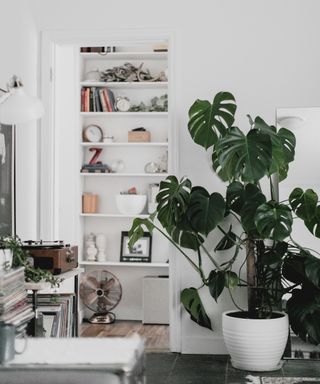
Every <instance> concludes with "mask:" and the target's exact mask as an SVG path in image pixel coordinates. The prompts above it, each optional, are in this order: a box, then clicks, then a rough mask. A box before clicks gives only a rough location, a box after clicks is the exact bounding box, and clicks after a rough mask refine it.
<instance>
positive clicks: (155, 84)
mask: <svg viewBox="0 0 320 384" xmlns="http://www.w3.org/2000/svg"><path fill="white" fill-rule="evenodd" d="M80 85H81V86H82V87H97V88H105V87H108V88H133V89H150V88H167V87H168V82H167V81H150V82H149V81H131V82H126V81H117V82H111V81H110V82H105V81H81V82H80Z"/></svg>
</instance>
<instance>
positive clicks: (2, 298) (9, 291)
mask: <svg viewBox="0 0 320 384" xmlns="http://www.w3.org/2000/svg"><path fill="white" fill-rule="evenodd" d="M33 317H34V312H33V310H32V306H31V305H30V304H29V303H28V298H27V291H26V289H25V279H24V268H23V267H20V268H15V269H10V270H8V271H1V272H0V321H1V322H5V323H8V324H14V325H15V326H16V329H17V334H21V333H22V332H23V331H24V330H25V329H26V327H27V324H28V322H29V321H30V320H31V319H32V318H33Z"/></svg>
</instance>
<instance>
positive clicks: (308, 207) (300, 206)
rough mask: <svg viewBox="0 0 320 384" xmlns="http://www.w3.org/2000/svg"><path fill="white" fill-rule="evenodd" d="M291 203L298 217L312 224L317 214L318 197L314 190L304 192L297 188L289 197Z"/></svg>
mask: <svg viewBox="0 0 320 384" xmlns="http://www.w3.org/2000/svg"><path fill="white" fill-rule="evenodd" d="M289 202H290V205H291V208H292V210H293V211H294V212H295V214H296V215H297V216H298V217H300V218H301V219H302V220H305V221H308V222H310V221H311V220H312V219H313V218H314V216H315V213H316V208H317V204H318V195H317V194H316V193H315V192H314V191H313V190H312V189H307V190H306V191H305V192H303V190H302V189H301V188H295V189H294V190H293V191H292V192H291V194H290V196H289Z"/></svg>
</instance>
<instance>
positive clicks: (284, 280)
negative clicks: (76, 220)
mask: <svg viewBox="0 0 320 384" xmlns="http://www.w3.org/2000/svg"><path fill="white" fill-rule="evenodd" d="M235 112H236V103H235V99H234V97H233V95H232V94H230V93H228V92H220V93H218V94H217V95H216V96H215V97H214V99H213V102H212V103H210V102H209V101H206V100H196V101H195V103H194V104H193V105H192V106H191V108H190V110H189V124H188V129H189V132H190V134H191V137H192V139H193V140H194V142H195V143H197V144H199V145H201V146H203V147H204V148H205V149H206V150H208V149H210V151H211V153H212V167H213V170H214V171H215V172H216V174H217V175H218V176H219V177H220V178H221V179H222V180H223V181H224V182H226V183H227V184H226V193H225V195H224V196H222V195H221V194H220V193H217V192H213V193H212V192H208V191H207V190H206V189H205V188H203V187H201V186H192V184H191V181H190V180H189V179H188V178H186V177H184V178H182V179H181V180H180V181H178V180H177V178H176V177H175V176H169V177H167V179H166V180H164V181H162V182H161V184H160V190H159V193H158V195H157V203H158V205H157V209H156V211H155V212H154V214H152V215H151V216H150V217H149V218H147V219H141V218H136V219H135V220H134V222H133V225H132V228H131V230H130V233H129V235H130V245H133V244H134V242H135V241H136V240H137V239H138V238H140V237H141V236H142V234H143V231H144V229H145V228H146V229H147V230H148V231H150V232H152V231H154V230H158V231H160V232H161V233H162V234H163V235H164V236H165V237H166V238H167V239H168V240H169V241H170V242H171V243H172V244H173V245H174V246H175V247H176V248H177V249H178V250H179V251H180V252H181V254H182V255H183V256H184V257H185V258H186V259H187V260H188V261H189V263H190V264H191V266H192V267H193V268H194V270H195V271H196V273H197V274H198V275H199V277H200V279H201V284H199V285H200V289H201V288H203V287H207V288H208V289H209V292H210V294H211V296H212V297H213V299H214V300H216V301H217V300H218V298H219V296H220V295H221V293H222V292H223V290H224V289H227V290H228V291H229V292H230V295H231V296H233V291H234V289H236V287H237V286H245V287H247V291H248V307H247V308H246V309H245V310H244V309H241V308H239V307H238V310H237V311H233V312H228V313H225V314H223V326H224V327H225V328H224V331H223V332H224V338H225V342H226V345H227V348H228V351H229V353H230V355H231V360H232V364H233V365H234V366H235V367H237V368H240V369H246V370H257V371H259V370H260V371H261V370H274V369H277V368H278V366H279V365H278V364H279V361H280V359H281V356H282V354H283V351H284V348H285V345H286V340H287V336H288V320H287V314H288V317H289V322H290V325H291V327H292V330H293V331H294V332H295V333H296V334H297V335H299V336H300V337H301V338H302V339H304V340H309V341H310V342H312V343H314V344H318V343H319V342H320V260H319V259H318V258H317V257H316V256H315V255H314V252H313V251H311V250H310V249H307V248H304V247H302V246H301V245H299V244H298V243H297V242H296V241H295V240H294V239H293V238H292V236H291V231H292V224H293V219H294V218H296V217H297V218H299V219H301V220H303V222H304V224H305V226H306V227H307V228H308V230H309V231H310V232H311V233H312V234H313V235H315V236H317V237H320V204H319V201H318V196H317V194H316V193H315V192H314V191H313V190H311V189H308V190H306V191H303V190H302V189H301V188H295V189H294V190H293V191H292V193H291V194H290V196H289V198H288V200H286V201H283V202H279V201H278V196H277V187H278V181H282V180H283V179H285V178H286V176H287V172H288V169H289V164H290V162H292V161H293V160H294V151H295V137H294V135H293V133H291V132H290V131H289V130H287V129H286V128H281V129H279V130H277V128H276V127H274V126H272V125H268V124H267V123H266V122H265V121H264V120H263V119H261V118H260V117H256V118H255V119H254V120H253V119H252V118H251V117H250V116H248V118H249V130H248V131H242V130H240V129H239V128H237V127H235V126H233V123H234V116H235ZM262 179H266V180H267V181H268V185H269V187H268V191H263V188H262V187H261V185H262V183H261V180H262ZM156 219H157V220H156ZM216 231H217V232H219V233H220V237H219V241H218V243H217V244H216V246H215V248H214V249H208V246H207V243H208V242H206V241H205V240H206V239H207V237H208V236H210V235H211V234H212V233H213V232H216ZM221 251H227V252H225V253H224V254H227V255H228V257H227V258H226V260H224V261H223V262H222V263H221V262H218V260H220V258H217V254H218V253H219V252H221ZM204 257H205V258H208V259H209V260H210V262H211V263H212V270H211V271H210V272H209V273H206V272H205V271H204V269H203V267H202V265H203V263H202V259H203V258H204ZM239 259H241V260H239ZM240 264H241V265H243V264H246V267H247V268H246V269H247V273H246V276H245V277H244V276H243V273H241V271H238V270H236V267H235V266H236V265H240ZM240 269H241V268H240ZM284 294H291V297H290V299H289V300H288V301H287V304H286V312H287V314H284V313H281V312H277V311H279V310H281V309H282V308H281V303H282V298H283V295H284ZM181 302H182V304H183V306H184V307H185V309H186V310H187V311H188V312H189V314H190V316H191V319H192V320H193V321H195V322H197V323H198V324H199V325H201V326H204V327H207V328H209V329H212V328H213V327H212V324H211V321H210V319H209V317H208V315H207V314H206V311H205V308H204V305H203V304H202V302H201V299H200V296H199V293H198V289H197V288H194V287H190V288H186V289H184V290H183V291H182V292H181ZM247 322H249V324H250V325H249V326H247V325H244V324H247ZM277 323H280V324H279V330H276V324H277ZM230 324H231V325H230ZM265 326H266V327H267V328H265ZM230 327H231V328H230ZM245 327H247V328H245ZM259 329H260V330H259ZM250 330H252V331H253V334H251V335H250ZM273 330H275V333H274V334H272V331H273ZM238 331H240V332H238ZM237 333H240V334H239V335H238V336H239V339H238V340H234V337H235V335H236V334H237ZM233 343H234V344H233Z"/></svg>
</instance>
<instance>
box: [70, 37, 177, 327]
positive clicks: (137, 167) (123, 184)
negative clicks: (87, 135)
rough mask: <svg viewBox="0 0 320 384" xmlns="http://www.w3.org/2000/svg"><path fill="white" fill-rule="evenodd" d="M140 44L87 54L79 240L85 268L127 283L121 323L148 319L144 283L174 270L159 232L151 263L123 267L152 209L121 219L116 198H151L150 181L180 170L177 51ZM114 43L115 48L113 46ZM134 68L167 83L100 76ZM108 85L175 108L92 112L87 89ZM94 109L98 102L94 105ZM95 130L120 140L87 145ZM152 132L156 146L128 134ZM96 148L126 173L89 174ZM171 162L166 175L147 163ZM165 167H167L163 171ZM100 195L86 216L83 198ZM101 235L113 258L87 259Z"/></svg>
mask: <svg viewBox="0 0 320 384" xmlns="http://www.w3.org/2000/svg"><path fill="white" fill-rule="evenodd" d="M155 43H157V42H156V41H155V42H151V43H148V44H136V43H134V42H133V43H132V44H131V45H130V44H128V45H126V46H124V45H119V46H116V51H115V52H111V53H107V54H100V53H93V52H88V53H87V52H85V53H84V52H80V53H79V63H80V65H79V89H78V93H79V104H78V105H79V121H80V127H79V136H78V138H79V183H78V185H79V194H78V202H79V203H78V207H79V230H78V233H79V236H78V239H79V241H78V243H79V245H80V264H81V266H83V267H85V268H86V270H93V269H96V268H105V269H110V270H111V271H112V273H114V274H116V275H117V277H118V278H119V279H120V282H121V284H122V288H123V297H122V300H121V302H120V304H119V306H118V307H117V308H116V310H115V312H116V313H117V311H118V313H117V315H118V318H127V319H130V318H131V319H140V320H141V319H142V279H143V277H144V276H145V275H154V276H157V275H164V274H168V272H169V265H168V263H167V261H168V260H169V252H170V247H169V244H168V242H167V241H166V240H165V239H164V238H162V237H161V236H160V235H158V234H157V233H154V234H153V239H152V252H151V263H124V262H120V249H121V232H123V231H128V230H129V229H130V227H131V224H132V219H133V217H136V216H139V217H147V215H148V212H147V205H146V207H145V209H144V211H143V212H142V213H141V214H139V215H132V214H128V215H125V214H121V213H120V212H119V211H118V209H117V206H116V195H117V194H119V193H121V192H124V191H127V190H129V189H130V188H132V187H135V188H136V189H137V191H138V193H139V194H146V195H147V193H148V188H149V185H150V184H155V183H160V181H161V180H163V179H164V178H165V177H166V176H167V175H168V174H171V173H173V172H174V160H173V157H172V153H173V151H172V148H173V137H174V135H173V124H172V121H173V119H172V116H173V110H172V109H173V108H172V103H171V99H170V92H169V91H170V81H171V79H170V76H171V74H170V72H169V70H168V69H169V68H170V65H169V57H170V55H169V52H170V47H168V52H154V51H153V46H154V44H155ZM106 46H108V44H106ZM128 62H129V63H131V64H132V65H134V66H135V67H139V66H140V65H141V64H142V63H143V66H142V69H143V70H149V71H150V73H151V74H152V76H156V75H158V74H159V73H161V72H163V73H165V74H166V75H167V79H164V80H163V81H139V82H136V81H133V82H126V81H124V82H116V81H112V82H101V81H100V79H97V78H96V79H93V78H94V77H95V76H96V74H97V73H98V72H100V73H101V72H103V71H106V70H109V69H112V68H115V67H120V66H123V65H124V64H125V63H128ZM106 87H107V88H108V89H109V90H111V91H112V93H113V95H114V98H115V99H117V97H125V98H127V99H129V101H130V104H131V106H133V105H135V106H136V105H140V103H144V105H146V106H149V105H151V100H152V99H153V98H155V97H158V98H160V97H161V96H163V95H165V94H166V95H167V96H168V108H167V110H165V111H162V110H161V111H152V112H150V111H134V112H133V111H127V112H120V111H101V109H102V105H100V107H97V106H95V107H94V108H92V107H93V104H91V108H89V111H88V108H85V107H84V99H83V97H84V96H83V94H84V92H83V91H82V90H83V89H90V90H92V92H93V93H94V92H96V91H95V90H98V94H99V90H101V89H104V88H106ZM89 106H90V105H89ZM89 125H98V126H99V127H100V128H101V129H102V131H103V136H104V137H107V136H108V137H113V142H109V141H108V142H85V141H84V140H83V130H84V129H85V128H86V127H87V126H89ZM141 127H143V128H145V129H146V130H147V131H149V132H150V135H151V139H150V142H128V132H129V131H131V130H133V129H135V128H141ZM91 148H101V149H102V151H101V154H100V157H99V161H101V162H102V163H103V164H107V165H108V166H110V167H112V164H116V163H117V162H119V161H120V162H121V165H122V167H121V169H120V170H119V171H118V172H112V173H96V172H81V171H80V170H81V168H82V166H83V165H84V164H87V163H88V162H89V160H90V158H91V157H92V154H93V152H92V151H90V149H91ZM164 159H167V169H166V171H165V172H158V173H146V172H145V166H146V165H147V164H148V163H150V162H154V163H156V164H160V163H162V165H163V162H164ZM162 168H163V167H162ZM84 193H91V194H95V195H98V210H97V212H94V213H83V210H82V195H83V194H84ZM90 233H93V234H95V235H97V234H100V233H102V234H104V235H105V236H106V240H107V246H106V260H105V261H99V262H95V261H88V260H86V248H85V241H86V238H87V236H88V235H89V234H90Z"/></svg>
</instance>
